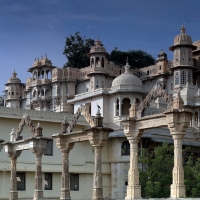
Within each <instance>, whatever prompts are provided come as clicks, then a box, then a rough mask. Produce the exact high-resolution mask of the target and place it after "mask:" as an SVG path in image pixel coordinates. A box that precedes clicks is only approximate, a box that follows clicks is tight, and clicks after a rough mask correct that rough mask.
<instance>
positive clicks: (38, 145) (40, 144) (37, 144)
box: [31, 138, 51, 155]
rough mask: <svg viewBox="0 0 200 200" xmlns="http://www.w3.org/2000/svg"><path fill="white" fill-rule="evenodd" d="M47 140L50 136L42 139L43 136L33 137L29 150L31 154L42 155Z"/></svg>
mask: <svg viewBox="0 0 200 200" xmlns="http://www.w3.org/2000/svg"><path fill="white" fill-rule="evenodd" d="M48 140H51V139H50V138H48V139H44V138H39V139H33V141H32V143H33V144H32V147H31V151H32V152H33V154H35V155H36V154H38V155H43V154H44V152H45V151H46V148H47V142H48Z"/></svg>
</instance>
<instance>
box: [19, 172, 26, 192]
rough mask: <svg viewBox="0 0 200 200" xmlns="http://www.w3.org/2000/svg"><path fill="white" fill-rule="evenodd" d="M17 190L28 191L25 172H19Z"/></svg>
mask: <svg viewBox="0 0 200 200" xmlns="http://www.w3.org/2000/svg"><path fill="white" fill-rule="evenodd" d="M17 190H26V174H25V172H17Z"/></svg>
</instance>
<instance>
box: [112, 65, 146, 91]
mask: <svg viewBox="0 0 200 200" xmlns="http://www.w3.org/2000/svg"><path fill="white" fill-rule="evenodd" d="M124 68H125V72H124V73H123V74H121V75H120V76H118V77H116V78H115V79H114V80H113V82H112V86H111V87H112V89H126V90H127V89H129V90H137V91H140V90H142V81H141V80H140V79H139V78H138V77H137V76H135V75H133V74H132V73H131V72H130V66H129V64H128V62H127V63H126V65H125V66H124Z"/></svg>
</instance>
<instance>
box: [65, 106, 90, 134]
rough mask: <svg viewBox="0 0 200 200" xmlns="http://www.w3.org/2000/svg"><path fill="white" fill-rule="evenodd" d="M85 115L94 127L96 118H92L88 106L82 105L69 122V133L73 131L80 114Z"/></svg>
mask: <svg viewBox="0 0 200 200" xmlns="http://www.w3.org/2000/svg"><path fill="white" fill-rule="evenodd" d="M81 114H82V115H83V117H84V118H85V120H86V121H87V123H88V124H89V125H90V126H91V127H94V120H93V118H92V116H91V115H90V113H89V110H88V109H87V108H86V106H85V105H82V104H81V105H80V106H79V108H78V110H77V111H76V113H75V114H74V117H73V119H72V121H71V123H69V126H68V128H67V133H70V132H72V131H73V129H74V126H75V125H76V123H77V121H78V119H79V117H80V115H81Z"/></svg>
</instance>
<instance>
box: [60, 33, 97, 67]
mask: <svg viewBox="0 0 200 200" xmlns="http://www.w3.org/2000/svg"><path fill="white" fill-rule="evenodd" d="M92 46H94V40H93V39H91V38H86V37H85V36H83V37H82V36H80V32H76V33H75V35H70V36H69V37H66V41H65V48H64V51H63V54H64V55H65V56H66V57H67V59H68V61H67V63H65V65H64V67H74V68H79V69H80V68H83V67H87V66H88V65H89V63H90V60H89V58H88V57H87V53H89V52H90V49H91V48H92Z"/></svg>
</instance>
